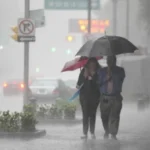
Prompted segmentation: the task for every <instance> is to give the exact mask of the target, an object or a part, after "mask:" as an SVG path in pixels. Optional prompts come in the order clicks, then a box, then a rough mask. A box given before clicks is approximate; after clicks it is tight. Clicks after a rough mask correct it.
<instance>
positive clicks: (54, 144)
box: [0, 92, 150, 150]
mask: <svg viewBox="0 0 150 150" xmlns="http://www.w3.org/2000/svg"><path fill="white" fill-rule="evenodd" d="M0 93H1V92H0ZM0 97H1V98H0V110H8V109H9V110H10V111H21V110H22V104H23V103H22V97H21V96H20V97H17V96H16V97H3V95H2V94H0ZM149 115H150V111H149V110H147V111H145V112H138V111H137V105H136V104H124V107H123V110H122V114H121V123H120V131H119V134H118V139H119V140H118V141H112V140H107V141H105V140H103V128H102V124H101V120H100V118H99V113H98V117H97V125H96V135H97V139H96V140H94V141H93V140H90V139H89V140H88V141H87V142H86V141H82V140H81V139H80V136H81V133H82V126H81V124H79V125H75V126H66V125H64V126H62V125H57V126H53V125H38V128H41V129H46V130H47V135H46V136H45V137H42V138H39V139H32V140H21V139H1V140H0V149H1V150H43V149H44V150H149V149H150V129H149V128H150V121H149Z"/></svg>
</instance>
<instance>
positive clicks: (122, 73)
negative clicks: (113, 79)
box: [121, 68, 126, 83]
mask: <svg viewBox="0 0 150 150" xmlns="http://www.w3.org/2000/svg"><path fill="white" fill-rule="evenodd" d="M125 77H126V75H125V70H124V68H121V81H122V83H123V82H124V79H125Z"/></svg>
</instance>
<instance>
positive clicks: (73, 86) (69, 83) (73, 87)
mask: <svg viewBox="0 0 150 150" xmlns="http://www.w3.org/2000/svg"><path fill="white" fill-rule="evenodd" d="M65 84H66V85H67V86H68V87H69V90H71V92H72V93H75V92H76V91H77V89H76V84H77V81H76V80H67V81H66V82H65Z"/></svg>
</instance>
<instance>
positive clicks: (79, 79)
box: [76, 69, 85, 89]
mask: <svg viewBox="0 0 150 150" xmlns="http://www.w3.org/2000/svg"><path fill="white" fill-rule="evenodd" d="M84 71H85V69H82V70H81V72H80V74H79V77H78V81H77V85H76V88H77V89H79V88H80V86H81V85H82V84H83V83H84V81H85V77H84Z"/></svg>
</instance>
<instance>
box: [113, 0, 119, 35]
mask: <svg viewBox="0 0 150 150" xmlns="http://www.w3.org/2000/svg"><path fill="white" fill-rule="evenodd" d="M117 1H118V0H112V2H113V34H114V35H116V34H117Z"/></svg>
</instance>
